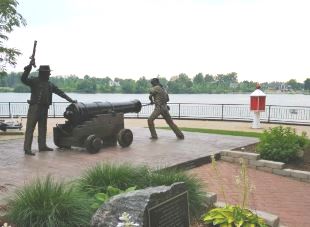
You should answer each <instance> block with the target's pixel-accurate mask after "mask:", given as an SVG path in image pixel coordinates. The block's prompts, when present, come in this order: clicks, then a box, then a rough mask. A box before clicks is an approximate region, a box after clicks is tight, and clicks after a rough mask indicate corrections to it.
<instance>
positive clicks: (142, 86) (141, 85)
mask: <svg viewBox="0 0 310 227" xmlns="http://www.w3.org/2000/svg"><path fill="white" fill-rule="evenodd" d="M150 86H151V85H150V82H149V81H148V80H147V79H145V77H141V78H140V79H139V80H138V81H137V82H136V92H137V93H148V91H149V88H150Z"/></svg>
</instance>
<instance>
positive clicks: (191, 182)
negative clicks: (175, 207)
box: [145, 169, 206, 219]
mask: <svg viewBox="0 0 310 227" xmlns="http://www.w3.org/2000/svg"><path fill="white" fill-rule="evenodd" d="M147 180H148V182H145V184H146V185H147V183H149V184H148V185H147V186H160V185H167V186H169V185H171V184H173V183H175V182H184V183H185V185H186V187H187V190H188V194H189V210H190V214H191V216H192V217H193V219H195V218H198V217H200V215H201V212H202V211H203V209H204V205H203V201H205V199H206V198H205V195H206V193H205V191H204V190H203V185H202V183H201V180H200V179H199V178H197V177H195V176H193V175H189V174H186V173H185V172H184V171H183V170H180V169H163V170H160V171H156V172H151V173H150V176H149V178H148V179H147ZM146 185H145V187H146Z"/></svg>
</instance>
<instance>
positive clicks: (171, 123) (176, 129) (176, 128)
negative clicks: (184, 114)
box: [167, 120, 184, 140]
mask: <svg viewBox="0 0 310 227" xmlns="http://www.w3.org/2000/svg"><path fill="white" fill-rule="evenodd" d="M167 123H168V125H169V126H170V128H171V129H172V131H173V132H174V134H175V135H176V136H177V137H178V139H180V140H184V134H183V133H182V132H181V130H180V129H179V128H178V126H177V125H176V124H174V122H173V121H172V120H171V121H169V120H168V121H167Z"/></svg>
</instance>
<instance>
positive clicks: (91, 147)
mask: <svg viewBox="0 0 310 227" xmlns="http://www.w3.org/2000/svg"><path fill="white" fill-rule="evenodd" d="M102 144H103V141H102V139H101V138H99V137H96V136H95V135H90V136H88V137H87V138H86V140H85V147H86V149H87V150H88V152H89V153H91V154H95V153H97V152H98V151H99V150H100V148H101V147H102Z"/></svg>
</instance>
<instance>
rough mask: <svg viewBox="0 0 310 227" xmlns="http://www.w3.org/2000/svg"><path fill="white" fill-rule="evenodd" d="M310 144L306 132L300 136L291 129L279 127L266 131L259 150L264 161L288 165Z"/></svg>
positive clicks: (258, 147)
mask: <svg viewBox="0 0 310 227" xmlns="http://www.w3.org/2000/svg"><path fill="white" fill-rule="evenodd" d="M308 144H309V140H308V139H307V135H306V133H305V132H303V133H302V135H301V136H299V135H297V134H296V131H295V129H293V128H291V127H283V126H278V127H274V128H270V129H269V130H265V131H264V133H263V134H262V136H261V138H260V143H259V145H258V146H257V150H258V152H259V153H260V155H261V158H263V159H267V160H273V161H281V162H285V163H287V162H289V161H291V160H294V159H296V158H297V154H298V152H300V151H301V150H302V149H303V148H305V147H306V146H307V145H308Z"/></svg>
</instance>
